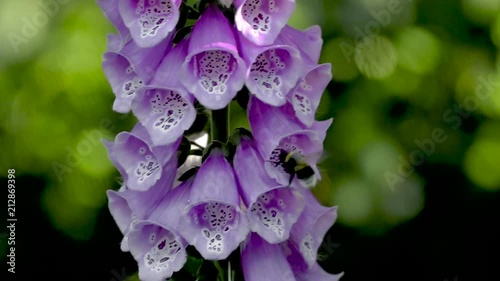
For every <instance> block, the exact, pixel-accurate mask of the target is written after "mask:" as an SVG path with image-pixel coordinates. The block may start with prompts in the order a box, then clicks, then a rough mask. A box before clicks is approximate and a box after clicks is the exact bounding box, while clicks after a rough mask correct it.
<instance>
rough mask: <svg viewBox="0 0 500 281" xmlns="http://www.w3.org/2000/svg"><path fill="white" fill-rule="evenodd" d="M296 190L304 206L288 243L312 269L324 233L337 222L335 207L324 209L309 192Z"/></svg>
mask: <svg viewBox="0 0 500 281" xmlns="http://www.w3.org/2000/svg"><path fill="white" fill-rule="evenodd" d="M297 189H298V190H300V192H301V194H302V195H303V196H304V198H305V202H306V204H305V208H304V211H303V212H302V214H301V215H300V218H299V219H298V221H297V223H295V225H294V226H293V227H292V231H291V235H290V241H291V242H292V243H293V244H294V245H295V246H296V248H297V249H298V250H299V253H300V255H301V257H302V258H303V259H304V261H305V263H306V264H307V267H308V268H312V267H313V266H314V265H315V263H316V259H317V254H318V249H319V247H320V246H321V243H322V241H323V239H324V237H325V235H326V233H327V232H328V230H329V229H330V228H331V227H332V226H333V224H334V223H335V221H336V220H337V207H325V206H323V205H321V204H320V203H319V202H318V200H317V199H316V198H315V197H314V195H313V194H312V193H311V192H310V191H309V190H306V189H304V188H300V187H299V188H297Z"/></svg>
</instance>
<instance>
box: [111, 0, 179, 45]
mask: <svg viewBox="0 0 500 281" xmlns="http://www.w3.org/2000/svg"><path fill="white" fill-rule="evenodd" d="M181 3H182V0H120V2H119V5H118V8H119V11H120V14H121V16H122V18H123V21H124V23H125V25H126V26H127V27H128V28H129V29H130V34H131V35H132V38H133V39H134V41H135V42H136V43H137V45H139V46H141V47H143V48H147V47H152V46H155V45H157V44H158V43H160V42H162V41H164V40H165V39H166V38H167V37H168V35H169V33H170V32H171V31H172V30H174V28H175V26H176V25H177V22H178V21H179V16H180V14H179V7H180V5H181Z"/></svg>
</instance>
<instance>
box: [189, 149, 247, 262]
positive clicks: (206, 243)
mask: <svg viewBox="0 0 500 281" xmlns="http://www.w3.org/2000/svg"><path fill="white" fill-rule="evenodd" d="M189 201H190V202H191V204H190V205H188V206H187V207H186V209H185V211H184V215H185V216H186V217H185V219H183V220H181V226H180V227H179V229H180V231H181V234H182V236H183V237H184V238H185V239H186V240H187V241H188V242H189V244H191V245H194V247H195V248H196V249H197V250H198V252H199V253H200V254H201V255H202V256H203V257H204V258H205V259H207V260H221V259H226V258H227V257H228V256H229V254H230V253H231V252H233V251H234V250H235V249H236V248H238V245H239V244H240V243H241V241H243V240H244V239H245V236H246V235H247V234H248V232H249V229H248V222H247V219H246V217H245V215H244V213H243V212H242V211H241V210H240V207H239V205H240V199H239V196H238V191H237V186H236V181H235V178H234V174H233V170H232V168H231V165H230V164H229V163H228V162H227V160H226V159H225V157H224V155H222V151H220V150H218V149H212V152H211V154H210V156H209V157H208V158H207V159H206V160H205V162H204V163H203V164H202V166H201V167H200V169H199V170H198V172H197V174H196V176H195V178H194V182H193V186H192V190H191V194H190V198H189Z"/></svg>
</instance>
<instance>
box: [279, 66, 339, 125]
mask: <svg viewBox="0 0 500 281" xmlns="http://www.w3.org/2000/svg"><path fill="white" fill-rule="evenodd" d="M330 80H332V66H331V64H329V63H327V64H321V65H314V66H312V67H311V68H310V70H309V71H308V73H307V75H306V76H305V78H304V79H302V80H301V81H300V82H299V83H298V84H297V86H296V87H295V88H294V89H293V90H292V91H291V92H290V94H289V95H288V100H289V101H290V102H291V103H292V105H293V109H294V110H295V114H296V115H297V118H298V119H299V120H300V121H301V122H302V123H303V124H304V125H306V126H307V127H311V126H312V125H313V122H314V118H315V115H316V110H317V109H318V106H319V103H320V100H321V96H322V95H323V91H324V90H325V89H326V86H328V83H330Z"/></svg>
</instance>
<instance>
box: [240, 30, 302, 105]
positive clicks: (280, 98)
mask: <svg viewBox="0 0 500 281" xmlns="http://www.w3.org/2000/svg"><path fill="white" fill-rule="evenodd" d="M239 39H240V44H241V48H242V53H243V56H244V59H245V61H246V62H247V64H248V65H249V66H250V67H249V69H248V71H247V76H246V86H247V87H248V90H249V91H250V93H252V94H254V95H256V96H257V97H258V98H259V99H260V100H262V101H264V102H265V103H268V104H270V105H273V106H281V105H283V104H285V102H286V95H287V94H288V92H290V90H291V89H292V88H293V87H295V85H296V83H297V80H298V79H299V76H300V73H301V72H302V59H301V57H300V53H299V51H298V50H297V49H296V48H294V47H292V46H288V45H283V44H281V42H279V41H277V42H276V44H274V45H269V46H257V45H255V44H253V43H252V42H251V41H249V40H248V39H246V38H245V37H244V36H241V35H240V36H239Z"/></svg>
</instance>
